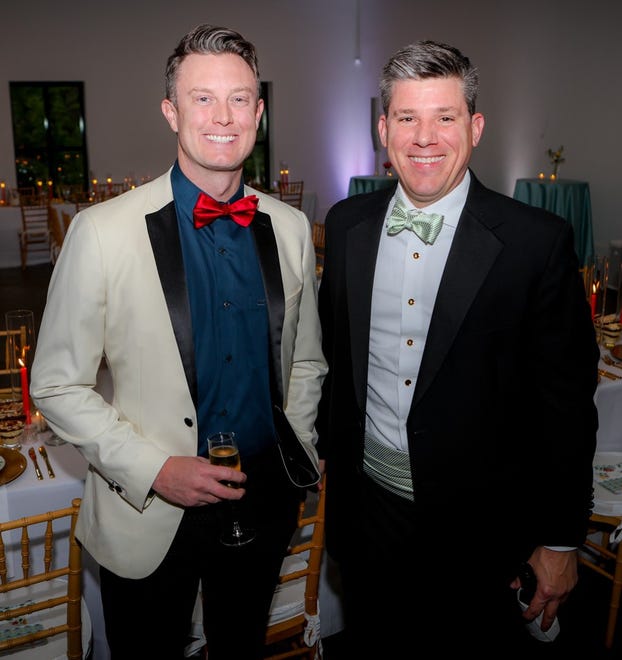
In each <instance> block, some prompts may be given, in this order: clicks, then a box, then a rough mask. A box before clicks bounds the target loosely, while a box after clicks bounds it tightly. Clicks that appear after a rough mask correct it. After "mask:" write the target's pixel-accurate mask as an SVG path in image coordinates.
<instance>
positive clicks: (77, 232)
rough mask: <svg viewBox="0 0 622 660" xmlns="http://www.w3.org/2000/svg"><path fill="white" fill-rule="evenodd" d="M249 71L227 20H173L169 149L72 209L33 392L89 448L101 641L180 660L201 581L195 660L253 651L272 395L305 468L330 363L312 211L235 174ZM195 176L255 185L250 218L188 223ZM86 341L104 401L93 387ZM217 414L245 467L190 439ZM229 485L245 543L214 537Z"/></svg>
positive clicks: (276, 513) (253, 68)
mask: <svg viewBox="0 0 622 660" xmlns="http://www.w3.org/2000/svg"><path fill="white" fill-rule="evenodd" d="M258 81H259V73H258V70H257V65H256V57H255V54H254V49H253V46H252V45H251V44H250V43H249V42H247V41H245V40H244V39H243V38H242V37H241V36H240V35H238V34H237V33H235V32H233V31H231V30H228V29H225V28H215V27H212V26H207V25H204V26H198V27H197V28H195V30H193V31H192V32H190V33H189V34H188V35H186V37H184V39H182V41H181V42H180V44H179V45H178V47H177V49H176V51H175V52H174V54H173V55H172V56H171V57H170V58H169V62H168V66H167V98H166V99H165V100H164V101H163V103H162V110H163V113H164V115H165V117H166V119H167V121H168V122H169V124H170V126H171V128H172V129H173V130H174V131H175V132H176V133H177V135H178V158H177V161H176V163H175V164H174V165H173V167H171V169H170V170H169V171H168V172H166V173H165V174H163V175H162V176H160V177H159V178H157V179H155V180H154V181H152V182H149V183H147V184H144V185H142V186H140V187H138V188H136V189H135V190H131V191H129V192H127V193H125V194H123V195H121V196H119V197H116V198H113V199H110V200H108V201H106V202H103V203H101V204H97V205H94V206H92V207H90V208H88V209H86V210H83V211H81V212H80V213H78V214H77V215H76V217H75V219H74V221H73V222H72V223H71V226H70V230H69V232H68V235H67V237H66V239H65V243H64V246H63V250H62V254H61V255H60V258H59V259H58V262H57V264H56V266H55V269H54V272H53V276H52V280H51V284H50V289H49V293H48V301H47V305H46V309H45V312H44V316H43V320H42V324H41V329H40V333H39V340H38V346H37V352H36V356H35V362H34V367H33V371H32V384H31V392H32V396H33V399H34V401H35V403H36V405H37V407H38V408H39V409H40V410H41V412H42V414H43V415H44V416H45V418H46V420H47V421H48V422H49V425H50V426H51V427H52V429H53V430H54V431H55V432H56V433H58V435H60V436H61V437H62V438H64V439H65V440H67V441H68V442H70V443H72V444H73V445H74V446H76V447H77V448H78V449H79V451H80V452H81V453H82V454H83V455H84V457H85V458H86V459H87V460H88V462H89V470H88V474H87V477H86V484H85V490H84V497H83V501H82V508H81V512H80V517H79V521H78V526H77V536H78V538H79V539H80V541H81V542H82V543H83V544H84V546H85V547H86V549H87V550H88V551H89V553H90V554H91V555H92V556H93V557H94V558H95V559H96V560H97V562H98V563H99V564H100V566H101V581H102V599H103V604H104V613H105V618H106V632H107V638H108V642H109V646H110V648H111V652H112V655H113V657H162V658H164V657H166V658H173V657H180V658H181V657H183V647H184V644H185V642H186V636H187V635H188V633H189V631H190V622H191V616H192V610H193V606H194V602H195V599H196V594H197V590H198V586H199V580H201V581H202V591H203V594H204V618H205V621H204V625H205V632H206V637H207V640H208V647H209V654H210V660H212V659H213V660H217V659H218V658H221V657H222V658H225V657H226V658H228V659H230V658H238V657H239V658H244V659H245V660H248V659H249V658H255V657H261V647H262V643H263V635H264V631H265V625H266V620H267V612H268V607H269V603H270V598H271V594H272V590H273V588H274V585H275V583H276V577H277V574H278V570H279V566H280V561H281V558H282V555H283V553H284V551H285V548H286V547H287V543H288V541H289V538H290V537H291V534H292V532H293V529H294V527H295V521H296V510H297V503H298V502H299V501H300V498H301V497H303V496H304V489H300V488H297V487H295V486H294V485H293V484H292V483H291V482H290V480H289V479H288V478H287V474H286V472H285V470H284V467H283V464H282V462H281V461H280V459H279V454H278V452H277V450H276V437H275V436H276V433H275V431H274V425H273V422H272V418H271V407H272V406H274V405H277V406H278V407H283V409H284V411H285V414H286V416H287V419H288V421H289V423H290V425H291V427H292V428H293V430H294V432H295V434H296V437H297V439H298V441H299V442H300V445H301V447H302V448H303V449H304V451H305V452H306V454H307V455H308V456H309V458H310V459H311V460H312V461H313V462H314V463H315V464H316V465H317V453H316V451H315V447H314V443H315V441H316V433H315V429H314V421H315V415H316V406H317V402H318V399H319V396H320V389H321V384H322V380H323V377H324V375H325V373H326V363H325V360H324V357H323V355H322V351H321V347H320V343H321V335H320V329H319V321H318V315H317V306H316V305H317V282H316V276H315V253H314V249H313V245H312V240H311V234H310V224H309V221H308V219H307V218H306V217H305V215H304V214H303V213H302V212H301V211H298V210H296V209H294V208H293V207H290V206H288V205H286V204H284V203H282V202H280V201H279V200H276V199H275V198H273V197H271V196H269V195H267V194H263V193H261V192H258V191H255V190H252V189H251V188H248V187H247V186H244V185H243V184H242V177H241V175H242V168H243V162H244V160H245V158H246V157H247V156H248V154H249V153H250V151H251V150H252V147H253V144H254V140H255V135H256V130H257V125H258V122H259V119H260V117H261V112H262V110H263V102H262V101H261V99H259V95H258ZM203 192H206V193H208V195H209V197H211V198H213V199H214V200H215V201H216V202H218V201H219V200H228V201H230V202H232V203H233V202H234V201H236V200H237V199H238V198H240V197H243V196H245V197H247V196H249V195H250V196H253V195H255V196H256V198H257V199H254V198H253V197H251V198H250V199H251V200H252V201H253V203H256V212H255V214H254V217H253V219H252V222H251V224H250V225H249V226H241V225H238V224H236V222H234V221H233V219H232V217H228V216H227V214H226V212H225V213H223V217H220V218H218V219H216V220H215V221H214V222H212V223H211V224H209V225H207V226H204V227H202V228H200V229H195V227H194V226H193V225H192V207H193V205H194V203H195V201H196V199H197V195H198V194H199V193H203ZM223 208H224V209H225V211H226V209H227V208H229V207H223ZM231 215H232V216H233V213H232V214H231ZM247 289H248V290H247ZM232 314H235V315H236V316H229V315H232ZM102 357H103V358H104V359H105V361H106V364H107V368H108V370H109V371H110V374H111V376H112V381H113V386H114V395H113V400H112V402H111V403H110V404H109V403H107V402H106V401H105V400H104V399H103V398H102V397H101V396H100V395H99V394H98V393H97V392H96V391H95V390H94V385H95V382H96V375H97V372H98V367H99V366H100V362H101V360H102ZM241 397H243V400H241ZM223 402H224V403H223ZM219 420H221V421H219ZM223 430H233V431H236V433H238V431H239V433H238V439H239V440H240V442H241V449H240V453H241V456H242V472H239V471H235V470H232V469H230V468H225V467H220V466H214V465H211V464H210V463H209V460H208V458H207V452H206V451H205V437H206V435H207V434H208V433H214V432H218V431H223ZM245 441H246V442H248V444H247V445H245V444H244V442H245ZM225 481H226V482H235V485H240V486H241V487H240V488H238V489H235V488H229V487H227V486H226V485H224V483H222V482H225ZM228 500H237V501H238V502H239V505H240V506H241V507H242V510H243V511H244V510H245V509H244V507H246V512H247V513H248V514H249V517H250V518H251V522H252V524H253V526H254V527H255V528H256V531H257V538H256V540H255V541H253V542H251V543H249V544H248V545H247V546H245V547H244V548H228V547H225V546H223V545H222V544H220V543H219V542H218V534H219V531H220V528H221V524H222V519H226V517H227V515H228V511H229V510H228V509H227V508H226V507H227V506H228V505H229V504H230V502H229V501H228ZM163 630H166V634H165V635H161V634H159V633H160V632H161V631H163ZM136 631H140V634H139V635H137V634H135V633H136ZM133 638H134V639H135V643H136V648H135V649H133V650H132V642H131V640H132V639H133ZM128 640H130V641H129V642H128ZM149 640H152V641H151V642H150V641H149ZM128 643H129V645H130V646H129V647H128ZM150 643H152V644H153V648H150V647H149V644H150ZM145 644H147V647H146V646H145Z"/></svg>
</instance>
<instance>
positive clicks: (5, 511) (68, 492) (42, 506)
mask: <svg viewBox="0 0 622 660" xmlns="http://www.w3.org/2000/svg"><path fill="white" fill-rule="evenodd" d="M50 435H51V434H50V433H49V432H47V433H42V434H39V435H38V436H37V438H36V442H35V443H34V444H29V445H24V446H22V449H21V453H22V454H23V455H24V456H25V457H26V469H25V470H24V472H22V473H21V474H20V475H19V476H17V477H16V478H14V479H13V480H12V481H10V482H8V483H6V484H4V485H0V520H14V519H17V518H22V517H24V516H28V515H33V514H37V513H42V512H45V511H52V510H54V509H60V508H64V507H69V506H71V501H72V500H73V499H74V498H75V497H82V493H83V490H84V478H85V475H86V471H87V463H86V461H85V460H84V459H83V458H82V456H81V454H80V453H79V452H78V450H77V449H76V448H75V447H73V445H70V444H63V445H60V446H48V445H45V448H46V449H47V452H48V456H49V459H50V463H51V465H52V468H53V470H54V472H55V474H56V477H55V478H54V479H50V478H49V477H48V474H47V471H46V469H45V463H44V462H43V461H42V460H41V458H40V457H39V466H40V467H41V471H42V473H43V476H44V478H43V480H41V481H40V480H38V479H37V477H36V474H35V469H34V466H33V464H32V462H31V461H30V460H29V459H28V457H27V453H28V447H29V446H34V447H38V446H39V445H42V444H44V440H45V438H46V437H49V436H50ZM67 525H68V523H67ZM58 529H59V530H60V531H64V530H63V528H62V527H61V526H60V525H59V527H58ZM67 531H68V527H67ZM43 532H44V529H43V526H42V529H41V535H42V539H41V543H43ZM31 538H32V540H33V541H36V539H35V537H31ZM36 545H39V544H38V543H36ZM35 547H36V546H35ZM66 550H67V548H66V547H64V548H62V550H60V551H59V560H60V561H63V560H65V559H66ZM6 551H7V570H8V572H9V574H11V575H15V574H16V573H17V572H18V571H19V570H20V563H21V560H20V544H19V538H15V537H12V538H10V540H9V543H8V544H7V545H6ZM63 554H64V555H65V556H62V555H63ZM42 565H43V562H42V556H41V554H40V553H38V552H35V553H34V554H33V566H34V568H35V569H37V568H41V567H42ZM82 569H83V571H82V574H83V596H84V600H85V602H86V606H87V609H88V611H89V616H90V619H91V623H92V626H93V656H94V658H97V660H105V659H107V658H109V657H110V655H109V652H108V646H107V644H106V638H105V634H104V619H103V613H102V606H101V597H100V589H99V572H98V568H97V564H96V563H95V561H94V560H93V558H92V557H91V556H90V555H89V554H88V553H87V552H86V550H83V552H82Z"/></svg>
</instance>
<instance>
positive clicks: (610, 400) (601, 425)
mask: <svg viewBox="0 0 622 660" xmlns="http://www.w3.org/2000/svg"><path fill="white" fill-rule="evenodd" d="M607 353H609V351H608V350H607V349H605V348H603V347H601V355H604V354H607ZM599 368H600V369H604V370H606V371H609V372H611V373H613V374H616V375H617V376H620V378H619V379H618V380H611V379H609V378H606V377H601V379H600V382H599V383H598V387H597V388H596V394H595V395H594V401H595V402H596V408H597V409H598V433H597V435H596V451H598V452H622V368H619V367H613V366H610V365H607V364H605V363H604V362H603V361H602V360H601V361H600V363H599Z"/></svg>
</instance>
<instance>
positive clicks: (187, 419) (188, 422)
mask: <svg viewBox="0 0 622 660" xmlns="http://www.w3.org/2000/svg"><path fill="white" fill-rule="evenodd" d="M184 424H185V425H186V426H189V427H193V426H194V424H193V423H192V420H191V419H190V417H184Z"/></svg>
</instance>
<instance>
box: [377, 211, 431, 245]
mask: <svg viewBox="0 0 622 660" xmlns="http://www.w3.org/2000/svg"><path fill="white" fill-rule="evenodd" d="M442 226H443V216H442V215H440V214H439V213H424V212H423V211H418V210H414V211H408V210H407V209H405V208H404V206H403V205H402V203H401V202H400V201H397V202H396V204H395V206H394V207H393V210H392V211H391V215H390V216H389V220H388V222H387V234H389V236H394V235H395V234H399V233H400V232H401V231H402V229H410V230H411V231H414V232H415V234H417V236H419V238H420V239H421V240H422V241H423V242H424V243H427V244H428V245H432V243H434V241H435V240H436V237H437V236H438V234H439V232H440V231H441V227H442Z"/></svg>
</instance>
